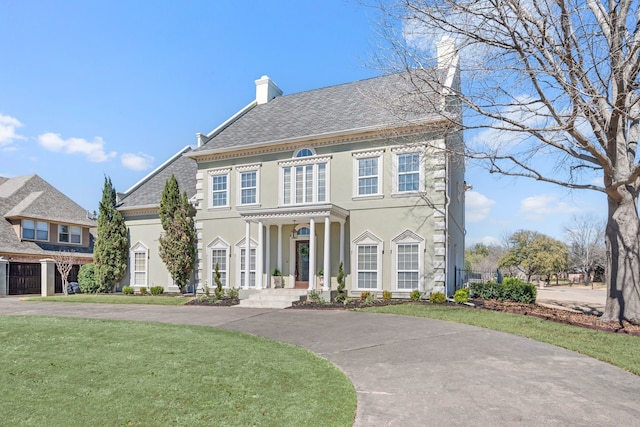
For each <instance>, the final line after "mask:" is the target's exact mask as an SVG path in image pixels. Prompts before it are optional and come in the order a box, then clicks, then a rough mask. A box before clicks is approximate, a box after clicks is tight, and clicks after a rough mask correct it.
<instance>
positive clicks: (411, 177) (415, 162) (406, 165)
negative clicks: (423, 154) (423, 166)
mask: <svg viewBox="0 0 640 427" xmlns="http://www.w3.org/2000/svg"><path fill="white" fill-rule="evenodd" d="M418 190H420V154H418V153H409V154H399V155H398V192H399V193H404V192H409V191H418Z"/></svg>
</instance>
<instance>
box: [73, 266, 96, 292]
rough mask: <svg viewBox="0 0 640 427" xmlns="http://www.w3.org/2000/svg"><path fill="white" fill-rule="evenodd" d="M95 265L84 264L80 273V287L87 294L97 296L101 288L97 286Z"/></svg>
mask: <svg viewBox="0 0 640 427" xmlns="http://www.w3.org/2000/svg"><path fill="white" fill-rule="evenodd" d="M95 268H96V266H95V264H93V263H91V264H84V265H83V266H81V267H80V271H79V272H78V285H79V286H80V290H81V291H82V292H83V293H85V294H95V293H96V292H98V289H99V286H98V285H97V284H96V273H95Z"/></svg>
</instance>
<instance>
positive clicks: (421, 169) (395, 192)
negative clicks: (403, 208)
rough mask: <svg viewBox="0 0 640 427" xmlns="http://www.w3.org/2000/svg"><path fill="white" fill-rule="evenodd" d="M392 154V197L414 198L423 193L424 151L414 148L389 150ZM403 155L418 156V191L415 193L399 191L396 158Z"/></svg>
mask: <svg viewBox="0 0 640 427" xmlns="http://www.w3.org/2000/svg"><path fill="white" fill-rule="evenodd" d="M391 152H392V153H393V188H392V189H391V196H392V197H402V196H415V195H420V194H424V193H425V167H424V161H425V156H424V150H422V149H420V148H416V147H399V148H394V149H392V150H391ZM404 154H418V155H419V160H418V176H419V178H418V190H417V191H399V190H398V186H399V185H400V182H399V179H398V169H399V168H398V158H399V157H400V156H401V155H404Z"/></svg>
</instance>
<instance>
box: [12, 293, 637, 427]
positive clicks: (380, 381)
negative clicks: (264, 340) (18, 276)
mask: <svg viewBox="0 0 640 427" xmlns="http://www.w3.org/2000/svg"><path fill="white" fill-rule="evenodd" d="M0 314H25V315H52V316H72V317H88V318H104V319H121V320H139V321H152V322H166V323H186V324H196V325H204V326H214V327H219V328H224V329H230V330H235V331H241V332H247V333H251V334H255V335H259V336H263V337H268V338H273V339H276V340H279V341H284V342H288V343H292V344H295V345H299V346H302V347H305V348H307V349H309V350H311V351H313V352H315V353H317V354H320V355H322V356H323V357H326V358H327V359H329V360H331V361H332V362H333V363H335V364H336V365H337V366H339V367H340V368H341V369H342V370H343V371H344V372H345V373H346V374H347V375H348V376H349V378H350V379H351V381H352V382H353V384H354V385H355V388H356V391H357V394H358V408H357V414H356V423H355V425H357V426H414V425H415V426H425V425H426V426H430V425H433V426H468V425H473V426H500V425H522V426H533V425H535V426H538V425H558V426H567V425H571V426H579V425H584V426H587V425H589V426H592V425H602V426H604V425H611V426H613V425H616V426H631V425H640V408H639V407H638V403H637V398H638V396H640V377H637V376H635V375H632V374H629V373H627V372H625V371H623V370H621V369H618V368H615V367H613V366H610V365H608V364H606V363H602V362H598V361H596V360H594V359H591V358H588V357H585V356H581V355H579V354H577V353H573V352H570V351H566V350H562V349H560V348H556V347H553V346H550V345H546V344H541V343H538V342H535V341H532V340H528V339H525V338H520V337H516V336H512V335H508V334H504V333H500V332H494V331H489V330H484V329H480V328H476V327H472V326H467V325H460V324H455V323H448V322H441V321H436V320H429V319H418V318H411V317H403V316H392V315H377V314H368V313H351V312H341V311H302V310H263V309H242V308H211V307H160V306H134V305H102V304H74V303H70V304H62V303H29V302H21V301H18V300H17V299H15V298H0ZM639 357H640V356H639ZM318 399H322V396H318ZM318 425H322V422H321V420H319V423H318Z"/></svg>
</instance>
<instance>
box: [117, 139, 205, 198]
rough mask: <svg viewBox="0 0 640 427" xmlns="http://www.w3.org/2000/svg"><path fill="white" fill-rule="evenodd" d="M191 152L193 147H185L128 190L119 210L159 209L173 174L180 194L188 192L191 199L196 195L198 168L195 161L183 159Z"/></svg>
mask: <svg viewBox="0 0 640 427" xmlns="http://www.w3.org/2000/svg"><path fill="white" fill-rule="evenodd" d="M189 151H191V147H184V148H183V149H182V150H180V151H179V152H178V153H176V154H175V155H174V156H173V157H171V158H170V159H169V160H167V161H166V162H165V163H164V164H162V165H160V166H159V167H158V168H157V169H156V170H154V171H153V172H151V173H150V174H149V175H147V176H146V177H144V178H143V179H142V180H140V181H139V182H138V183H137V184H135V185H134V186H133V187H131V188H130V189H128V190H127V191H126V192H125V193H124V196H122V197H121V199H120V202H119V203H118V209H119V210H129V209H136V208H143V207H157V206H158V205H160V200H161V199H162V191H163V190H164V186H165V183H166V182H167V180H168V179H169V178H171V175H172V174H173V175H174V176H175V177H176V180H177V181H178V187H179V188H180V192H181V193H182V192H183V191H186V192H187V197H189V198H191V197H193V196H194V195H195V194H196V173H197V172H198V168H197V165H196V162H195V161H194V160H193V159H190V158H187V157H183V154H185V153H188V152H189Z"/></svg>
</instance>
